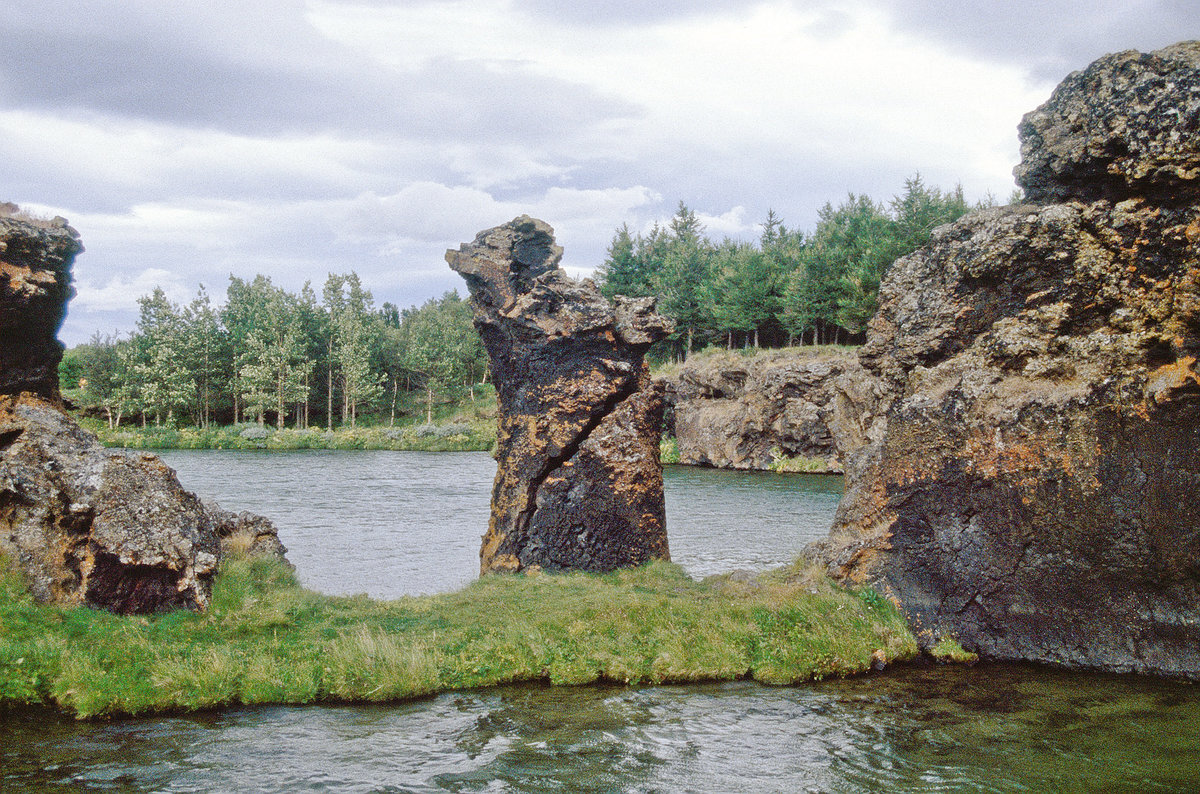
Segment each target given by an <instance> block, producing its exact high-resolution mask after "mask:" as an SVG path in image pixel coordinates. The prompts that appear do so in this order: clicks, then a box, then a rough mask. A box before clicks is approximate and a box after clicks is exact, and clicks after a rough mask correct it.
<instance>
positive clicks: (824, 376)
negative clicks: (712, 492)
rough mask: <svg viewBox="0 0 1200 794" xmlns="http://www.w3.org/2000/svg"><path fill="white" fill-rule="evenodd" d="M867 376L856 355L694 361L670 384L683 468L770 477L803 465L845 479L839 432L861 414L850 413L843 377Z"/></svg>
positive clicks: (784, 354)
mask: <svg viewBox="0 0 1200 794" xmlns="http://www.w3.org/2000/svg"><path fill="white" fill-rule="evenodd" d="M861 372H862V369H861V367H859V364H858V360H857V358H856V357H854V356H852V355H848V354H837V355H816V354H813V353H809V352H808V351H804V350H800V351H796V350H786V351H778V352H764V353H760V354H758V355H757V356H755V357H753V358H744V357H743V356H740V355H738V354H736V353H732V354H728V355H721V354H718V355H713V356H703V357H694V358H692V359H689V360H688V362H687V363H685V364H684V365H683V367H682V369H680V371H679V373H678V374H677V375H675V376H672V377H670V378H668V379H667V380H666V381H665V383H666V391H667V406H668V409H669V417H670V418H669V421H668V425H669V430H671V431H673V434H674V436H675V440H676V443H677V445H678V449H679V462H680V463H686V464H691V465H701V466H715V467H717V468H722V469H763V470H765V469H769V468H770V467H771V466H772V464H773V463H775V462H776V461H778V460H780V459H782V458H804V459H805V462H806V463H807V464H808V466H809V467H810V468H809V469H808V470H810V471H820V472H839V473H840V472H841V471H842V462H841V458H840V457H839V456H838V451H837V446H836V445H835V443H834V433H835V432H837V431H838V429H839V427H840V422H841V421H843V420H844V419H845V418H846V417H850V418H852V421H854V422H857V419H858V413H859V412H858V410H857V407H856V406H855V407H854V408H852V409H851V410H847V406H848V405H854V403H853V399H852V395H853V389H852V385H853V376H852V375H850V376H848V377H840V376H843V375H847V374H848V373H861ZM831 428H832V430H831ZM845 446H851V445H850V444H848V443H847V444H845Z"/></svg>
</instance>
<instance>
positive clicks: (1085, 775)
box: [0, 452, 1200, 792]
mask: <svg viewBox="0 0 1200 794" xmlns="http://www.w3.org/2000/svg"><path fill="white" fill-rule="evenodd" d="M164 458H166V459H167V461H168V462H169V463H170V464H171V465H172V466H174V467H175V468H176V469H177V470H178V471H179V473H180V479H181V480H182V481H183V482H184V484H185V486H187V487H188V488H190V489H192V490H194V491H197V492H198V493H200V494H201V495H202V496H205V497H208V498H215V499H217V500H218V501H220V502H221V503H222V504H223V505H224V506H225V507H227V508H230V509H250V510H255V511H258V512H261V513H264V514H266V515H269V516H271V517H272V518H274V519H275V520H276V523H277V524H278V526H279V527H280V532H281V536H282V538H283V541H284V543H285V544H286V545H287V546H288V547H289V549H290V552H289V557H290V558H291V559H292V561H293V562H294V563H295V564H296V565H297V568H298V570H299V574H300V577H301V579H302V580H303V581H304V582H305V583H306V584H307V585H309V586H310V587H314V588H315V589H318V590H322V591H325V592H330V593H352V592H363V591H366V592H368V593H370V594H372V595H375V596H378V597H391V596H395V595H400V594H403V593H420V592H433V591H439V590H445V589H450V588H454V587H457V586H459V585H461V584H463V583H465V582H466V581H468V580H469V579H471V578H472V577H473V576H474V574H475V571H476V569H477V565H478V560H477V553H478V543H479V536H480V535H481V534H482V531H483V529H484V528H485V527H486V522H487V513H488V496H489V492H490V487H491V478H492V475H493V473H494V470H495V469H494V463H493V462H492V461H491V460H490V458H488V457H487V456H486V455H480V454H473V453H461V454H459V453H432V454H424V453H394V452H300V453H230V452H171V453H168V454H166V455H164ZM666 488H667V523H668V532H669V535H670V541H671V550H672V556H673V557H674V559H675V560H676V561H677V562H679V563H680V564H682V565H683V566H684V567H685V568H686V569H687V570H688V571H689V572H690V573H691V574H692V575H693V576H704V575H707V574H709V573H713V572H716V571H723V570H730V569H733V568H751V569H755V568H762V567H766V566H771V565H777V564H782V563H784V562H787V561H789V560H790V559H791V558H792V557H793V556H794V554H795V552H796V551H798V550H799V549H800V548H801V547H803V545H804V544H805V543H806V542H807V541H808V540H809V539H812V538H814V537H819V536H821V535H823V534H824V532H825V528H826V527H827V526H828V524H829V522H830V519H831V517H832V513H833V510H834V508H835V506H836V503H837V499H838V496H839V494H840V490H841V483H840V481H839V480H838V479H836V478H824V477H804V476H798V475H795V476H784V475H769V474H740V473H734V472H717V471H708V470H702V469H690V468H684V467H670V468H668V470H667V473H666ZM1100 789H1111V790H1114V791H1189V792H1190V791H1197V790H1200V688H1197V687H1195V686H1191V685H1188V684H1181V683H1177V682H1170V681H1162V680H1156V679H1151V678H1137V677H1132V676H1110V675H1097V674H1084V673H1068V672H1062V671H1055V670H1050V669H1046V668H1039V667H1033V666H1026V665H981V666H978V667H976V668H973V669H965V668H919V667H910V668H898V669H892V670H888V671H886V672H885V673H883V674H876V675H870V676H865V677H861V678H856V679H852V680H847V681H825V682H819V683H814V684H807V685H803V686H798V687H765V686H761V685H758V684H755V683H751V682H734V683H725V684H706V685H693V686H674V687H640V688H627V687H609V686H592V687H581V688H565V687H564V688H555V687H549V686H517V687H499V688H494V689H487V690H479V691H470V692H457V693H447V694H443V695H438V696H435V697H430V698H423V699H420V700H415V701H410V702H405V703H398V704H394V705H387V706H312V707H269V708H240V709H230V710H225V711H220V712H212V713H202V714H192V715H184V716H171V717H154V718H144V719H130V720H117V721H112V722H98V723H79V722H75V721H73V720H69V719H65V718H62V717H60V716H58V715H57V714H55V713H53V712H48V711H46V710H44V709H34V710H20V711H16V712H8V713H0V791H6V792H7V791H54V790H62V791H67V790H71V791H76V790H113V791H327V790H332V791H350V792H358V791H361V792H368V791H462V792H467V791H488V792H493V791H496V792H506V791H546V792H550V791H580V792H617V791H636V792H651V791H655V792H657V791H663V792H676V791H704V792H726V791H730V792H733V791H739V792H741V791H747V792H749V791H753V792H758V791H764V792H766V791H781V792H782V791H789V792H791V791H822V792H824V791H833V792H879V791H995V792H1008V791H1033V792H1042V791H1094V790H1100Z"/></svg>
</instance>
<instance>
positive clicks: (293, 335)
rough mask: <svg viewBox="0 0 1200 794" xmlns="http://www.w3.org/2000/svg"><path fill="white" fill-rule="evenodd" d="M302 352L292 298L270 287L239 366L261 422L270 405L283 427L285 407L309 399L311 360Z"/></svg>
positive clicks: (248, 399)
mask: <svg viewBox="0 0 1200 794" xmlns="http://www.w3.org/2000/svg"><path fill="white" fill-rule="evenodd" d="M267 283H268V284H269V283H270V282H269V280H268V281H267ZM305 353H306V351H305V346H304V338H303V334H302V332H301V327H300V317H299V312H298V311H297V307H296V299H295V297H294V296H292V295H289V294H288V293H286V292H284V291H283V290H281V289H274V288H272V289H271V291H270V292H269V293H268V295H267V299H266V301H265V302H264V304H263V307H262V311H261V313H260V314H259V316H258V317H257V321H256V322H255V323H254V325H253V326H252V327H251V329H250V333H249V334H248V335H247V337H246V349H245V351H244V353H243V355H242V359H241V360H242V364H241V367H240V368H239V374H240V376H241V380H242V388H243V392H242V397H243V399H244V400H245V403H246V406H247V410H249V411H251V412H253V413H254V414H255V415H256V417H257V418H258V423H259V424H260V425H261V424H263V421H264V419H265V415H266V412H267V410H268V409H269V408H270V409H273V410H274V411H275V426H276V427H278V428H282V427H283V426H284V421H285V418H286V417H287V414H288V406H289V405H291V404H293V403H296V402H299V401H301V400H305V401H306V400H307V399H308V391H307V389H308V376H309V374H310V373H311V372H312V367H313V362H312V361H310V360H308V359H307V357H306V355H305Z"/></svg>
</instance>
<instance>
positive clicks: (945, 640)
mask: <svg viewBox="0 0 1200 794" xmlns="http://www.w3.org/2000/svg"><path fill="white" fill-rule="evenodd" d="M929 655H930V656H932V657H933V658H934V659H936V660H937V661H939V662H941V663H942V664H965V665H972V664H975V663H976V662H978V661H979V654H977V653H973V652H971V651H968V650H966V649H965V648H963V647H962V645H960V644H959V643H958V640H956V639H954V638H953V637H942V638H941V639H939V640H938V641H937V642H935V643H934V644H933V646H932V647H931V648H930V649H929Z"/></svg>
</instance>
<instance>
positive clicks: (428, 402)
mask: <svg viewBox="0 0 1200 794" xmlns="http://www.w3.org/2000/svg"><path fill="white" fill-rule="evenodd" d="M425 424H427V425H431V424H433V384H431V383H427V384H425Z"/></svg>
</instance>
